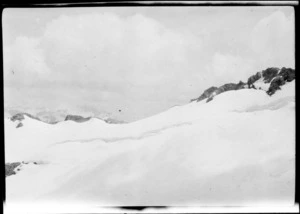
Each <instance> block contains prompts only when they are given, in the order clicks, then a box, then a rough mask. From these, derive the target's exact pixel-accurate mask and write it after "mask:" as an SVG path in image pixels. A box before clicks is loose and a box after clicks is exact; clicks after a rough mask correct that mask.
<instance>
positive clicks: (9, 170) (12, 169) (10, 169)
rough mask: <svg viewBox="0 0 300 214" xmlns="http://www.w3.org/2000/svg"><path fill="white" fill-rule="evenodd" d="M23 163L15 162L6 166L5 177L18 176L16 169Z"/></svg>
mask: <svg viewBox="0 0 300 214" xmlns="http://www.w3.org/2000/svg"><path fill="white" fill-rule="evenodd" d="M20 164H21V163H20V162H13V163H6V164H5V177H7V176H10V175H14V174H16V172H15V168H17V167H18V166H19V165H20Z"/></svg>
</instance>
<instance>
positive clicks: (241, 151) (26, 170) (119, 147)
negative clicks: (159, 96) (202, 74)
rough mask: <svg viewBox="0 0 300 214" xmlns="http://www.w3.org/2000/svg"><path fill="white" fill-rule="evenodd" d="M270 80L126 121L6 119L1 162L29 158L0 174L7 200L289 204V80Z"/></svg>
mask: <svg viewBox="0 0 300 214" xmlns="http://www.w3.org/2000/svg"><path fill="white" fill-rule="evenodd" d="M271 82H272V81H271ZM280 87H281V90H277V91H276V93H275V94H273V95H272V96H269V95H268V94H267V93H266V92H265V91H263V90H255V89H254V88H244V89H243V90H229V91H226V93H220V94H218V95H217V96H215V97H214V98H213V100H211V101H210V102H206V99H203V100H201V101H199V102H191V103H188V104H186V105H183V106H176V107H174V108H171V109H169V110H167V111H165V112H162V113H160V114H157V115H154V116H152V117H148V118H145V119H142V120H139V121H135V122H132V123H127V124H108V123H106V122H104V121H103V120H99V119H96V118H92V119H90V120H88V121H86V122H83V123H76V122H74V121H63V122H60V123H57V124H54V125H51V124H47V123H43V122H41V121H38V120H36V119H33V118H30V117H28V116H26V115H25V116H24V120H22V123H23V127H22V128H16V123H17V121H15V122H13V121H11V120H9V119H6V120H5V162H6V163H13V162H20V163H22V161H24V162H25V163H30V164H21V165H20V167H19V168H18V169H20V170H19V171H18V172H17V173H16V174H14V175H11V176H8V177H7V178H6V184H7V188H6V193H7V201H8V202H11V201H12V202H18V201H22V202H24V201H28V202H41V201H47V202H49V201H50V202H53V203H55V202H59V203H67V202H70V203H80V204H92V205H99V206H139V205H140V206H155V205H156V206H160V205H162V206H172V205H173V206H181V205H182V206H185V205H197V206H200V205H216V204H217V205H218V206H220V205H258V204H261V203H263V204H270V203H271V204H274V203H276V204H281V205H283V204H284V205H287V204H293V203H294V186H295V149H294V148H295V80H291V81H286V82H285V84H284V85H281V86H280ZM34 162H36V163H37V164H33V163H34ZM229 192H230V194H228V193H229Z"/></svg>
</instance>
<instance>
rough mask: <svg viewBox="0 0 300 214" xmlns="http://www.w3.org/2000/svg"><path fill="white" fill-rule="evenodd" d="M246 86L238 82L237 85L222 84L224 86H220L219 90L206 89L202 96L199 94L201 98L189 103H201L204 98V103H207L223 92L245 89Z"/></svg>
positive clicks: (216, 88) (215, 88)
mask: <svg viewBox="0 0 300 214" xmlns="http://www.w3.org/2000/svg"><path fill="white" fill-rule="evenodd" d="M246 85H247V84H246V83H244V82H242V81H240V82H239V83H237V84H236V83H227V84H224V85H222V86H220V87H219V88H218V87H214V86H213V87H210V88H208V89H206V90H205V91H204V92H203V94H201V96H200V97H199V98H197V99H192V100H191V102H192V101H195V100H196V101H197V102H199V101H201V100H203V99H206V98H208V99H207V101H206V102H209V101H211V100H212V99H213V97H214V96H216V95H218V94H221V93H223V92H225V91H231V90H239V89H243V88H245V86H246Z"/></svg>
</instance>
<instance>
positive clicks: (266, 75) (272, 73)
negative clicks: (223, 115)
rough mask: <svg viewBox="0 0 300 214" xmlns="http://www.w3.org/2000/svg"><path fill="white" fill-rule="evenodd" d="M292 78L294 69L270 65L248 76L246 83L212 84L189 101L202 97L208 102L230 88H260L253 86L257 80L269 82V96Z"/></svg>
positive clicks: (198, 99) (199, 99)
mask: <svg viewBox="0 0 300 214" xmlns="http://www.w3.org/2000/svg"><path fill="white" fill-rule="evenodd" d="M294 79H295V70H294V69H292V68H285V67H283V68H281V69H279V68H276V67H271V68H267V69H266V70H263V71H260V72H257V73H256V74H255V75H252V76H250V77H249V78H248V81H247V83H244V82H242V81H240V82H239V83H238V84H235V83H228V84H224V85H222V86H220V87H219V88H218V87H215V86H212V87H210V88H208V89H206V90H205V91H204V92H203V93H202V94H201V96H200V97H198V98H195V99H192V100H191V102H193V101H197V102H199V101H201V100H203V99H207V100H206V102H209V101H211V100H212V99H213V97H214V96H216V95H218V94H221V93H223V92H226V91H230V90H240V89H244V88H249V89H250V88H253V89H261V88H260V87H257V86H255V83H256V82H258V81H259V80H260V81H262V82H263V83H264V84H269V85H267V86H268V90H266V93H267V94H268V95H270V96H271V95H273V94H274V93H275V92H276V91H277V90H279V89H281V88H280V86H282V85H284V84H285V83H286V82H291V81H293V80H294Z"/></svg>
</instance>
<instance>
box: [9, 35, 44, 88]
mask: <svg viewBox="0 0 300 214" xmlns="http://www.w3.org/2000/svg"><path fill="white" fill-rule="evenodd" d="M38 46H39V39H35V38H28V37H23V36H22V37H18V38H17V39H16V41H15V43H14V44H13V45H12V46H11V47H4V75H5V77H4V78H5V83H6V84H8V85H9V84H14V85H24V84H25V85H31V84H34V82H36V81H39V80H45V77H46V76H47V75H48V74H49V73H50V69H49V68H48V66H47V65H46V63H45V58H44V50H43V49H41V48H39V47H38Z"/></svg>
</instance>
